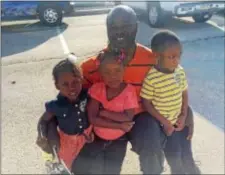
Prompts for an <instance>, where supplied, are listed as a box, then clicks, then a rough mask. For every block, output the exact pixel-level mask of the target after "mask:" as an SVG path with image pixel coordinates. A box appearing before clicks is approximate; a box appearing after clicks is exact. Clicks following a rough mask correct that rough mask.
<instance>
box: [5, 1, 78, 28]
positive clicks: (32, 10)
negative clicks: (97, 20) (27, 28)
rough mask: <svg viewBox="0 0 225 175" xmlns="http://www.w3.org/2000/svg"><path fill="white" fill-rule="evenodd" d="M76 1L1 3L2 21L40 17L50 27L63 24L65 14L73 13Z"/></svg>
mask: <svg viewBox="0 0 225 175" xmlns="http://www.w3.org/2000/svg"><path fill="white" fill-rule="evenodd" d="M74 5H75V4H74V1H1V19H2V20H14V19H18V18H20V19H21V18H22V19H23V18H27V17H32V16H38V17H39V19H40V21H41V22H42V23H43V24H45V25H48V26H56V25H59V24H61V22H62V19H63V14H65V13H70V12H72V11H73V7H74Z"/></svg>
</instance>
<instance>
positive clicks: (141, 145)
mask: <svg viewBox="0 0 225 175" xmlns="http://www.w3.org/2000/svg"><path fill="white" fill-rule="evenodd" d="M129 134H130V135H129V136H130V137H129V138H130V142H131V144H132V149H133V150H134V151H136V152H139V151H140V150H145V151H146V149H158V148H159V147H160V144H161V142H160V140H161V127H160V124H159V122H158V121H157V120H156V119H155V118H154V117H152V116H151V115H150V114H148V113H141V114H139V115H137V116H136V118H135V125H134V127H133V128H132V130H131V132H130V133H129Z"/></svg>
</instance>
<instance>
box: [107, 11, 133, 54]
mask: <svg viewBox="0 0 225 175" xmlns="http://www.w3.org/2000/svg"><path fill="white" fill-rule="evenodd" d="M107 32H108V39H109V45H110V47H111V48H112V49H118V50H121V49H124V50H127V49H129V48H130V47H131V46H133V45H134V43H135V38H136V32H137V21H136V19H135V18H134V17H132V15H131V16H130V15H129V14H127V13H117V14H116V13H113V14H111V16H109V17H108V21H107Z"/></svg>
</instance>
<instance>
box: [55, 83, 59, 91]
mask: <svg viewBox="0 0 225 175" xmlns="http://www.w3.org/2000/svg"><path fill="white" fill-rule="evenodd" d="M55 88H56V89H57V90H59V85H58V83H57V82H55Z"/></svg>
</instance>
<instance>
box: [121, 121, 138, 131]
mask: <svg viewBox="0 0 225 175" xmlns="http://www.w3.org/2000/svg"><path fill="white" fill-rule="evenodd" d="M134 124H135V122H123V123H121V124H120V129H121V130H123V131H124V132H129V131H130V130H131V128H132V127H133V125H134Z"/></svg>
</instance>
